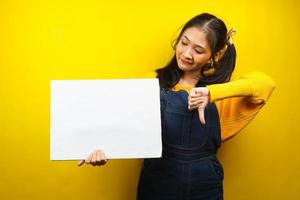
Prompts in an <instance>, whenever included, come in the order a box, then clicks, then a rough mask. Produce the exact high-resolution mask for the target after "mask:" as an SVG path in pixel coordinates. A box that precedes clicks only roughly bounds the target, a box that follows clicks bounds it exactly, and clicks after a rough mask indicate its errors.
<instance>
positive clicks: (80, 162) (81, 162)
mask: <svg viewBox="0 0 300 200" xmlns="http://www.w3.org/2000/svg"><path fill="white" fill-rule="evenodd" d="M84 163H85V160H80V161H79V162H78V164H77V166H78V167H80V166H81V165H83V164H84Z"/></svg>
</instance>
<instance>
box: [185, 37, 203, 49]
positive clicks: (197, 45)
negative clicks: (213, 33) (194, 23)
mask: <svg viewBox="0 0 300 200" xmlns="http://www.w3.org/2000/svg"><path fill="white" fill-rule="evenodd" d="M183 37H185V39H187V40H188V41H189V42H190V41H191V40H190V39H189V38H188V37H187V36H186V35H183ZM195 46H196V47H200V48H202V49H205V48H204V47H203V46H201V45H199V44H195Z"/></svg>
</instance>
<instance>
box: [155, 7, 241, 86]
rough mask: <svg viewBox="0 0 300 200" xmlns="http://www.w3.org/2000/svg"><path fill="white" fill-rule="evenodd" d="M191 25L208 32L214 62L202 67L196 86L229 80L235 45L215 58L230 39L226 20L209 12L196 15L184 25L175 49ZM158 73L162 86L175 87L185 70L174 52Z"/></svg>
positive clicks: (234, 55) (232, 67)
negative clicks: (217, 59)
mask: <svg viewBox="0 0 300 200" xmlns="http://www.w3.org/2000/svg"><path fill="white" fill-rule="evenodd" d="M191 27H196V28H198V29H199V30H200V31H203V32H205V33H206V36H207V40H208V44H209V47H210V49H211V52H212V57H211V58H212V63H211V64H208V63H207V64H205V65H204V66H203V67H202V68H201V71H200V73H201V74H199V77H200V76H201V78H200V79H199V81H198V83H197V84H196V86H199V85H210V84H217V83H224V82H228V81H229V80H230V77H231V74H232V72H233V70H234V67H235V59H236V51H235V47H234V45H233V44H231V45H228V47H227V49H226V51H225V53H224V54H223V56H222V58H221V59H220V60H219V61H217V62H216V61H215V60H214V58H215V56H216V54H217V53H218V52H219V51H220V50H222V49H224V47H225V45H226V44H227V41H228V38H227V28H226V25H225V24H224V22H223V21H222V20H220V19H219V18H217V17H215V16H214V15H211V14H208V13H202V14H200V15H197V16H195V17H194V18H192V19H191V20H189V21H188V22H187V23H186V24H185V25H184V27H183V28H182V30H181V32H180V34H179V36H178V37H177V39H176V40H175V41H174V44H173V49H175V47H176V45H177V44H178V42H179V40H180V38H181V36H182V34H183V33H184V31H185V30H187V29H188V28H191ZM210 70H213V71H214V73H213V74H212V75H211V74H210V75H207V73H205V72H208V71H210ZM156 73H157V76H156V77H157V78H158V79H159V83H160V86H161V87H162V88H165V89H171V88H173V87H174V85H176V84H177V83H178V82H179V80H180V77H181V75H182V74H183V71H182V70H181V69H180V68H179V67H178V64H177V60H176V54H174V56H173V57H172V59H171V61H170V62H169V63H168V64H167V65H166V66H165V67H163V68H159V69H157V70H156Z"/></svg>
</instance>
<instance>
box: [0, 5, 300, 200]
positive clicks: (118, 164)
mask: <svg viewBox="0 0 300 200" xmlns="http://www.w3.org/2000/svg"><path fill="white" fill-rule="evenodd" d="M299 10H300V6H299V1H296V0H272V1H271V0H265V1H261V0H253V1H245V0H244V1H241V0H227V1H221V0H216V1H214V0H203V1H201V0H199V1H195V0H184V1H179V0H172V1H162V0H160V1H157V0H152V1H121V0H118V1H102V0H101V1H100V0H99V1H98V0H93V1H92V0H85V1H74V0H67V1H61V0H51V1H50V0H49V1H38V0H27V1H26V0H23V1H22V0H7V1H5V0H0V134H1V135H0V136H1V139H0V164H1V165H0V199H1V200H2V199H3V200H12V199H13V200H17V199H18V200H19V199H45V200H47V199H49V200H50V199H51V200H52V199H73V200H74V199H105V200H131V199H134V198H135V193H136V184H137V180H138V175H139V169H140V164H141V160H110V161H109V162H108V164H107V165H106V166H104V167H97V168H95V167H92V166H83V167H81V168H79V167H77V166H76V164H77V162H75V161H59V162H53V161H50V160H49V159H50V156H49V154H50V153H49V147H50V143H49V137H50V135H49V128H50V127H49V121H50V118H49V117H50V112H49V108H50V107H49V106H50V102H49V100H50V96H49V94H50V87H49V86H50V80H51V79H101V78H124V77H126V78H127V77H128V78H135V77H145V76H146V75H145V73H146V72H147V71H149V70H154V69H155V68H157V67H161V66H163V65H165V64H166V63H167V62H168V61H169V59H170V57H171V55H172V54H173V50H172V48H171V43H172V40H173V39H174V38H175V36H176V34H177V33H178V30H179V28H180V27H181V26H182V25H183V24H184V23H185V22H186V21H187V20H189V19H190V18H191V17H193V16H194V15H197V14H199V13H202V12H209V13H212V14H215V15H217V16H218V17H220V18H221V19H223V20H224V21H225V23H226V24H227V26H228V28H231V27H235V28H236V30H237V34H236V35H235V37H234V42H235V44H236V48H237V54H238V57H237V66H236V73H246V72H250V71H253V70H259V71H262V72H265V73H267V74H268V75H270V76H271V77H272V78H273V79H274V80H275V81H276V84H277V88H276V89H275V91H274V93H273V95H272V96H271V99H270V101H269V102H268V103H267V105H266V106H265V107H264V108H263V109H262V110H261V112H260V113H259V114H258V116H257V118H256V119H255V120H254V121H253V122H252V123H251V124H250V125H249V126H248V127H246V128H245V129H243V131H242V132H240V134H239V135H237V136H236V137H234V138H233V139H231V140H230V141H228V142H226V143H224V144H223V146H222V147H221V149H220V151H219V154H218V156H219V158H220V160H221V162H222V163H223V165H224V169H225V180H224V190H225V199H229V200H235V199H237V200H240V199H245V200H253V199H257V200H265V199H272V200H274V199H278V200H279V199H280V200H281V199H300V182H299V178H300V172H299V171H300V170H299V169H300V159H299V149H300V142H299V141H300V128H299V123H300V120H299V111H300V110H299V100H298V99H299V97H300V94H299V89H298V87H299V85H300V80H299V73H300V66H299V52H298V48H299V45H300V42H299V40H300V39H299V38H300V37H299V34H300V31H299V27H300V26H299V25H300V20H299V19H300V17H299V15H300V14H299ZM121 87H122V86H120V88H121Z"/></svg>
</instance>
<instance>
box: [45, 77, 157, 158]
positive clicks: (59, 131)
mask: <svg viewBox="0 0 300 200" xmlns="http://www.w3.org/2000/svg"><path fill="white" fill-rule="evenodd" d="M50 91H51V92H50V98H51V100H50V102H51V103H50V159H51V160H81V159H85V158H86V157H87V156H88V155H89V154H90V153H91V152H92V151H93V150H96V149H99V148H101V149H103V150H104V152H105V154H106V156H107V158H109V159H120V158H154V157H161V151H162V144H161V116H160V97H159V83H158V79H156V78H149V79H109V80H51V82H50Z"/></svg>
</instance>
